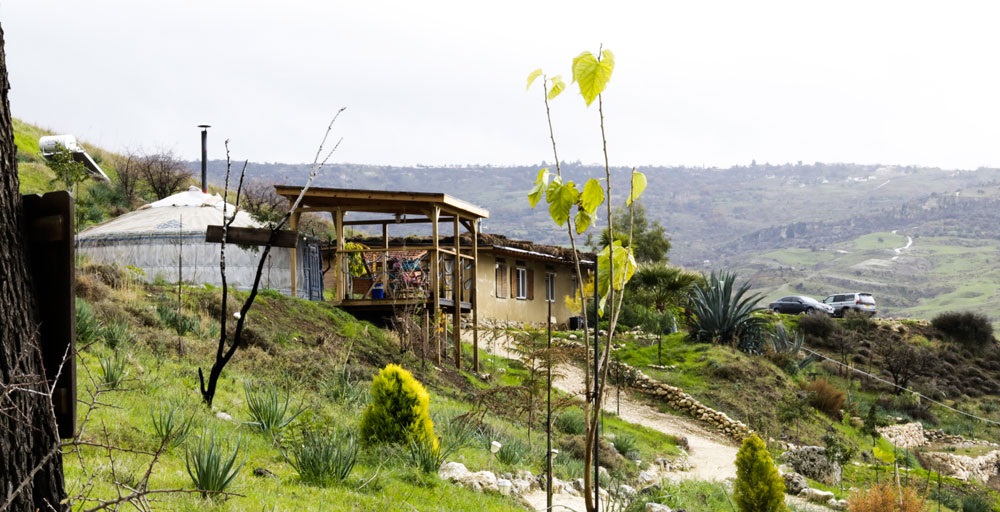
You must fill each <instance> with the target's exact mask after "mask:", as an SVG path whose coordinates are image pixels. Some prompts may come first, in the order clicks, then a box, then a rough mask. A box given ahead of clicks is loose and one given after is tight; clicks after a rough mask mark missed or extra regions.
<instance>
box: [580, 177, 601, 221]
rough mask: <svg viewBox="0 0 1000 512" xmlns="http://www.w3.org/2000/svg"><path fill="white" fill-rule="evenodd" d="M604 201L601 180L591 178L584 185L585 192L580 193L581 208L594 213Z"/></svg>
mask: <svg viewBox="0 0 1000 512" xmlns="http://www.w3.org/2000/svg"><path fill="white" fill-rule="evenodd" d="M603 202H604V188H603V187H601V182H600V181H598V180H597V179H595V178H590V179H589V180H587V183H586V184H585V185H584V186H583V194H581V195H580V208H581V209H583V210H585V211H586V212H587V213H589V214H591V215H593V213H594V212H596V211H597V207H598V206H601V203H603Z"/></svg>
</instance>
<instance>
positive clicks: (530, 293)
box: [528, 268, 535, 300]
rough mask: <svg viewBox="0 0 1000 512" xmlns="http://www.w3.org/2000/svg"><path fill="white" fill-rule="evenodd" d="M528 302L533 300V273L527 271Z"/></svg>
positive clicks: (530, 270) (529, 270)
mask: <svg viewBox="0 0 1000 512" xmlns="http://www.w3.org/2000/svg"><path fill="white" fill-rule="evenodd" d="M528 300H535V271H534V270H532V269H530V268H529V269H528Z"/></svg>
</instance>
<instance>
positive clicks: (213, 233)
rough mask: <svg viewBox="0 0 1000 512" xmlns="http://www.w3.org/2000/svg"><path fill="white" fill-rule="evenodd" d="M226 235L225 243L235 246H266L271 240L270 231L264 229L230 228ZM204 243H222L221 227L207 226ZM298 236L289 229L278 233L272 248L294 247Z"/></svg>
mask: <svg viewBox="0 0 1000 512" xmlns="http://www.w3.org/2000/svg"><path fill="white" fill-rule="evenodd" d="M227 231H228V233H227V234H226V243H230V244H236V245H267V242H268V240H269V239H270V238H271V230H270V229H266V228H237V227H232V226H230V227H229V229H228V230H227ZM205 241H206V242H208V243H213V244H218V243H222V226H208V229H207V230H205ZM297 243H298V234H297V233H296V232H295V231H292V230H290V229H282V230H281V231H278V236H277V237H276V238H275V239H274V243H273V244H271V246H272V247H296V245H297Z"/></svg>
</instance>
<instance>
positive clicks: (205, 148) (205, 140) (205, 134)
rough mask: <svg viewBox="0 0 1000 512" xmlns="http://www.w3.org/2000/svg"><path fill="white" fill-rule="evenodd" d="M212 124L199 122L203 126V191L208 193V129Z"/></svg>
mask: <svg viewBox="0 0 1000 512" xmlns="http://www.w3.org/2000/svg"><path fill="white" fill-rule="evenodd" d="M211 127H212V126H211V125H207V124H199V125H198V128H201V191H202V193H204V194H207V193H208V129H209V128H211Z"/></svg>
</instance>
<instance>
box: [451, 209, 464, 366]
mask: <svg viewBox="0 0 1000 512" xmlns="http://www.w3.org/2000/svg"><path fill="white" fill-rule="evenodd" d="M452 224H453V226H454V229H453V231H454V233H455V243H454V246H455V263H454V264H453V265H452V268H453V269H454V271H453V272H452V273H451V295H452V297H453V298H454V299H455V309H454V310H452V317H451V320H452V332H453V336H454V337H455V368H458V369H460V370H461V369H462V288H463V287H462V242H461V237H460V236H459V235H460V234H461V233H460V232H459V230H458V226H459V224H458V214H457V213H456V214H455V216H454V217H453V219H452Z"/></svg>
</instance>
